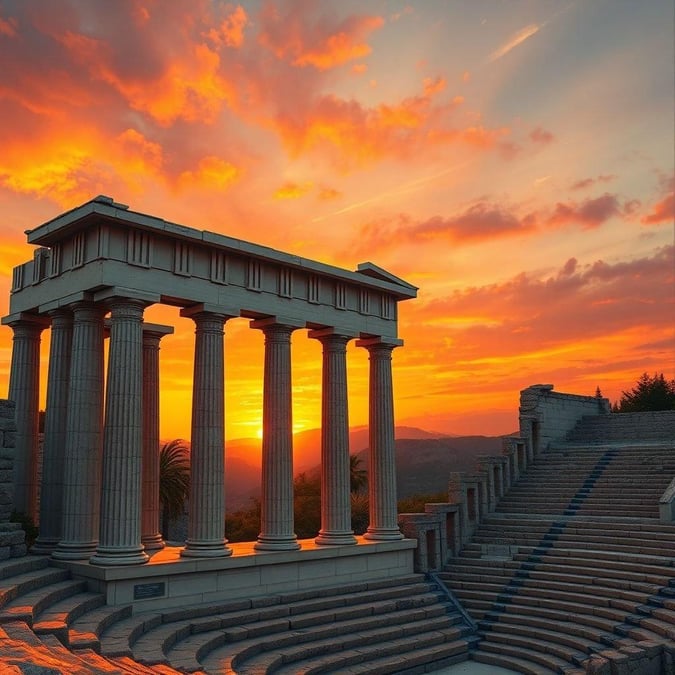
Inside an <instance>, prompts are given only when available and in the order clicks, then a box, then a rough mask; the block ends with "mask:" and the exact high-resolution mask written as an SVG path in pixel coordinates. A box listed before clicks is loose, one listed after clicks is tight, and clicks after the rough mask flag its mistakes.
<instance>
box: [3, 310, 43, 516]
mask: <svg viewBox="0 0 675 675" xmlns="http://www.w3.org/2000/svg"><path fill="white" fill-rule="evenodd" d="M46 325H48V324H47V322H46V321H44V320H43V319H41V318H40V317H38V316H36V317H35V318H34V319H32V318H26V319H23V318H22V319H19V320H17V321H13V322H11V323H10V326H11V327H12V330H13V331H14V339H13V342H12V365H11V370H10V376H9V399H10V400H12V401H14V403H15V405H16V429H17V431H16V445H15V448H16V450H15V454H14V508H15V510H16V511H18V512H19V513H25V514H26V515H28V516H30V517H31V518H33V519H35V520H37V513H36V507H37V475H36V474H37V459H38V449H39V445H38V432H39V403H40V334H41V333H42V330H43V328H45V326H46Z"/></svg>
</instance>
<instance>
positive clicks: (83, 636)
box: [68, 605, 132, 652]
mask: <svg viewBox="0 0 675 675" xmlns="http://www.w3.org/2000/svg"><path fill="white" fill-rule="evenodd" d="M131 611H132V607H131V605H122V606H118V607H110V606H108V605H103V606H101V607H98V608H96V609H92V610H90V611H88V612H87V613H86V614H85V615H83V616H82V617H79V618H77V619H75V621H73V622H72V623H71V625H70V627H69V629H68V646H69V647H70V648H71V649H93V650H94V651H96V652H100V651H101V645H100V642H99V636H100V635H101V634H102V633H103V632H104V631H105V630H106V629H107V628H109V627H110V626H112V625H113V624H114V623H116V622H117V621H121V620H122V619H126V618H128V617H130V616H131Z"/></svg>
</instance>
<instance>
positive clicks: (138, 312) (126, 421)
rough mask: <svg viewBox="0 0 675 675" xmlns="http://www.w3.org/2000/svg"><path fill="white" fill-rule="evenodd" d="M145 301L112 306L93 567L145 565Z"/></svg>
mask: <svg viewBox="0 0 675 675" xmlns="http://www.w3.org/2000/svg"><path fill="white" fill-rule="evenodd" d="M144 307H145V302H143V301H140V300H132V299H128V298H115V299H113V300H111V301H110V350H109V352H108V381H107V388H106V406H105V407H106V414H105V427H104V432H103V486H102V491H101V538H100V541H99V544H98V547H97V549H96V554H95V555H93V556H92V557H91V562H92V563H93V564H95V565H134V564H139V563H144V562H147V560H148V556H147V554H146V553H144V551H143V545H142V544H141V510H140V506H141V504H140V499H141V460H142V450H143V401H142V396H143V329H142V326H141V323H142V321H143V309H144Z"/></svg>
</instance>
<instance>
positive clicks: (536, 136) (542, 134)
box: [530, 127, 555, 145]
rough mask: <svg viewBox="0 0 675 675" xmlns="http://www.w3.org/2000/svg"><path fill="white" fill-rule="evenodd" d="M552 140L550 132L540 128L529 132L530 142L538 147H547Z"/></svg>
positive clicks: (552, 136)
mask: <svg viewBox="0 0 675 675" xmlns="http://www.w3.org/2000/svg"><path fill="white" fill-rule="evenodd" d="M554 138H555V136H554V135H553V134H552V133H551V132H550V131H546V129H542V128H541V127H537V128H536V129H533V130H532V131H531V132H530V140H531V141H532V142H533V143H538V144H540V145H548V144H549V143H551V142H552V141H553V140H554Z"/></svg>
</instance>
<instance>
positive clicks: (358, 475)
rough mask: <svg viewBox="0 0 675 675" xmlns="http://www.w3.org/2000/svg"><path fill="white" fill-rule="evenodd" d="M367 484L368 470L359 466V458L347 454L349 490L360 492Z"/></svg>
mask: <svg viewBox="0 0 675 675" xmlns="http://www.w3.org/2000/svg"><path fill="white" fill-rule="evenodd" d="M367 485H368V472H367V471H366V470H365V469H362V468H361V458H360V457H358V456H357V455H349V490H350V492H360V491H361V489H362V488H364V487H366V486H367Z"/></svg>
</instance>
